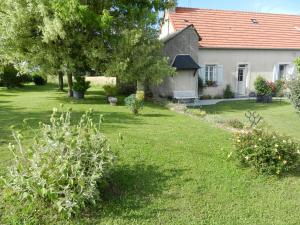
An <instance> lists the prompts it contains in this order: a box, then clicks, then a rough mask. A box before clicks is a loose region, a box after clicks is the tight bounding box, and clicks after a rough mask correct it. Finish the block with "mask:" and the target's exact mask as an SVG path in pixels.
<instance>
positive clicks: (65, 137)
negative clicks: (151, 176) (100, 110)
mask: <svg viewBox="0 0 300 225" xmlns="http://www.w3.org/2000/svg"><path fill="white" fill-rule="evenodd" d="M70 121H71V113H70V111H67V112H63V113H61V114H60V115H59V114H58V113H57V111H56V110H54V112H53V114H52V116H51V119H50V124H43V123H40V128H39V130H38V132H37V134H36V136H35V138H34V141H33V144H32V145H31V146H30V147H29V148H26V147H24V146H23V145H22V141H21V139H22V135H21V134H20V133H19V132H16V131H14V132H13V136H14V138H15V140H16V143H17V146H15V145H12V144H11V145H10V150H11V151H12V153H13V155H14V156H15V159H14V163H13V166H12V167H11V168H10V171H9V173H8V175H7V176H6V177H5V178H4V186H3V196H2V199H3V203H2V205H5V208H4V209H2V212H1V213H2V220H3V221H2V222H3V223H5V222H9V224H45V223H44V222H43V221H47V224H48V223H49V224H57V223H55V222H49V221H51V220H50V219H52V218H55V217H56V218H57V217H60V218H64V219H66V218H70V217H72V216H74V215H77V214H78V213H79V212H80V210H82V209H84V208H85V207H86V206H87V204H94V203H95V202H96V201H97V200H99V191H100V190H99V187H100V186H99V185H100V184H102V185H103V184H104V183H105V181H106V178H107V176H108V174H109V171H110V169H111V167H112V165H113V162H114V154H113V153H112V151H111V149H110V146H109V145H108V143H107V139H106V138H105V136H104V135H103V134H102V133H101V132H100V130H99V128H100V124H99V123H96V124H95V123H94V122H93V120H92V112H91V111H89V112H87V113H86V114H84V115H83V116H82V117H81V119H80V121H79V123H78V124H76V125H74V126H72V125H71V122H70ZM50 215H54V216H53V217H51V216H50Z"/></svg>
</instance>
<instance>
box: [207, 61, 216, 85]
mask: <svg viewBox="0 0 300 225" xmlns="http://www.w3.org/2000/svg"><path fill="white" fill-rule="evenodd" d="M217 73H218V65H217V64H206V65H205V82H207V81H214V82H217V79H218V77H217Z"/></svg>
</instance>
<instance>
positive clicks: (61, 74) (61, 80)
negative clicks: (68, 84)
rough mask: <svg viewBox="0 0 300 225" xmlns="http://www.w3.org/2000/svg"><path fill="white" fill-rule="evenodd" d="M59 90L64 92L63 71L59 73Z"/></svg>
mask: <svg viewBox="0 0 300 225" xmlns="http://www.w3.org/2000/svg"><path fill="white" fill-rule="evenodd" d="M58 90H59V91H64V74H63V72H61V71H60V72H59V73H58Z"/></svg>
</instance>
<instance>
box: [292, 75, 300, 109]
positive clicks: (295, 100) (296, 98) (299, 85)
mask: <svg viewBox="0 0 300 225" xmlns="http://www.w3.org/2000/svg"><path fill="white" fill-rule="evenodd" d="M289 89H290V100H291V102H292V104H293V106H294V107H295V109H296V110H297V111H298V112H300V78H299V77H298V78H297V79H295V80H293V81H291V82H290V83H289Z"/></svg>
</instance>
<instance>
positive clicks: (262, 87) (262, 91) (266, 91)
mask: <svg viewBox="0 0 300 225" xmlns="http://www.w3.org/2000/svg"><path fill="white" fill-rule="evenodd" d="M254 87H255V90H256V92H257V94H258V95H270V94H272V88H271V86H270V84H269V83H268V82H267V81H266V80H265V79H264V78H263V77H261V76H258V77H257V78H256V80H255V82H254Z"/></svg>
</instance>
